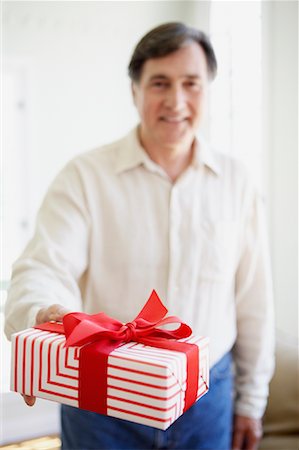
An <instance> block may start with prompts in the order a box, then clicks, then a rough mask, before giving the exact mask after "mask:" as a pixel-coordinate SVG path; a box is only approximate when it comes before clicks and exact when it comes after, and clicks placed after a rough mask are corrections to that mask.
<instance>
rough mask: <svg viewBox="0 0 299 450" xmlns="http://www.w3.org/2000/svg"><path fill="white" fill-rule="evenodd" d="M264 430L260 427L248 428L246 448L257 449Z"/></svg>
mask: <svg viewBox="0 0 299 450" xmlns="http://www.w3.org/2000/svg"><path fill="white" fill-rule="evenodd" d="M261 437H262V431H261V429H259V428H258V427H255V428H254V429H251V430H248V433H247V435H246V450H257V448H258V444H259V441H260V439H261Z"/></svg>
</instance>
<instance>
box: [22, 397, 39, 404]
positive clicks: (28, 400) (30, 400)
mask: <svg viewBox="0 0 299 450" xmlns="http://www.w3.org/2000/svg"><path fill="white" fill-rule="evenodd" d="M22 397H23V399H24V401H25V403H26V405H28V406H33V405H34V403H35V401H36V398H35V397H33V396H32V395H25V394H22Z"/></svg>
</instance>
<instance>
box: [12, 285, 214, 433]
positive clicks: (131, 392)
mask: <svg viewBox="0 0 299 450" xmlns="http://www.w3.org/2000/svg"><path fill="white" fill-rule="evenodd" d="M166 312H167V310H166V308H165V307H164V305H163V304H162V303H161V301H160V300H159V298H158V296H157V294H156V293H155V292H154V291H153V293H152V295H151V297H150V299H149V301H148V302H147V304H146V305H145V307H144V308H143V310H142V311H141V313H140V314H139V315H138V316H137V318H135V319H134V321H132V322H131V323H129V324H125V325H124V324H121V323H120V322H118V321H116V320H115V319H112V318H109V317H108V316H106V315H105V314H103V313H100V314H98V315H94V316H88V315H87V314H83V313H70V314H68V315H67V316H65V318H64V324H63V325H62V324H56V323H48V324H44V325H41V326H40V327H39V328H29V329H27V330H24V331H21V332H19V333H15V334H14V335H13V336H12V371H11V389H12V390H13V391H16V392H20V393H23V394H27V395H33V396H36V397H40V398H44V399H48V400H52V401H56V402H59V403H64V404H67V405H71V406H75V407H80V408H83V409H87V410H91V411H95V412H99V413H101V414H106V415H108V416H112V417H117V418H120V419H125V420H130V421H133V422H136V423H141V424H144V425H149V426H152V427H155V428H159V429H162V430H165V429H167V428H168V427H169V426H170V425H171V424H172V423H173V422H174V421H175V420H176V419H177V418H178V417H179V416H181V415H182V414H183V413H184V412H185V411H186V410H187V409H188V408H189V407H190V406H191V405H192V404H193V403H194V402H195V401H197V400H198V399H199V398H200V397H202V396H203V395H204V394H205V393H206V392H207V391H208V386H209V352H208V338H206V337H199V336H194V335H192V334H191V335H190V333H191V329H190V328H189V327H188V326H187V325H186V324H182V323H181V322H179V319H178V318H176V317H167V318H164V316H165V314H166ZM95 318H96V320H95ZM157 318H158V319H157ZM152 319H154V320H152ZM174 322H179V323H180V326H179V328H177V329H176V330H166V329H163V328H161V327H163V326H164V325H168V324H169V323H174ZM186 335H187V337H181V336H186Z"/></svg>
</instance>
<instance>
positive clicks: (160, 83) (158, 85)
mask: <svg viewBox="0 0 299 450" xmlns="http://www.w3.org/2000/svg"><path fill="white" fill-rule="evenodd" d="M152 86H153V87H155V88H165V87H167V83H165V82H163V81H154V82H153V83H152Z"/></svg>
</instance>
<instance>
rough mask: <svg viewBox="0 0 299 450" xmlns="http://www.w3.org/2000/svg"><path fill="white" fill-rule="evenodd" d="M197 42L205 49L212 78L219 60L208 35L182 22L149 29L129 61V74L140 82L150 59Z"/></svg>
mask: <svg viewBox="0 0 299 450" xmlns="http://www.w3.org/2000/svg"><path fill="white" fill-rule="evenodd" d="M192 42H195V43H197V44H198V45H199V46H200V47H201V48H202V50H203V51H204V54H205V57H206V61H207V68H208V73H209V78H210V80H213V79H214V78H215V76H216V73H217V61H216V56H215V53H214V50H213V47H212V45H211V43H210V40H209V38H208V36H207V35H206V34H205V33H203V32H202V31H200V30H197V29H195V28H191V27H188V26H186V25H184V24H183V23H180V22H170V23H165V24H163V25H160V26H158V27H156V28H154V29H152V30H151V31H149V32H148V33H147V34H146V35H145V36H144V37H143V38H142V39H141V40H140V41H139V43H138V44H137V46H136V48H135V50H134V52H133V55H132V58H131V61H130V63H129V76H130V78H131V80H132V81H134V82H138V81H139V80H140V77H141V73H142V68H143V65H144V63H145V62H146V61H147V60H148V59H152V58H160V57H162V56H166V55H169V54H170V53H172V52H175V51H176V50H179V49H180V48H182V47H184V46H186V45H188V44H191V43H192Z"/></svg>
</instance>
